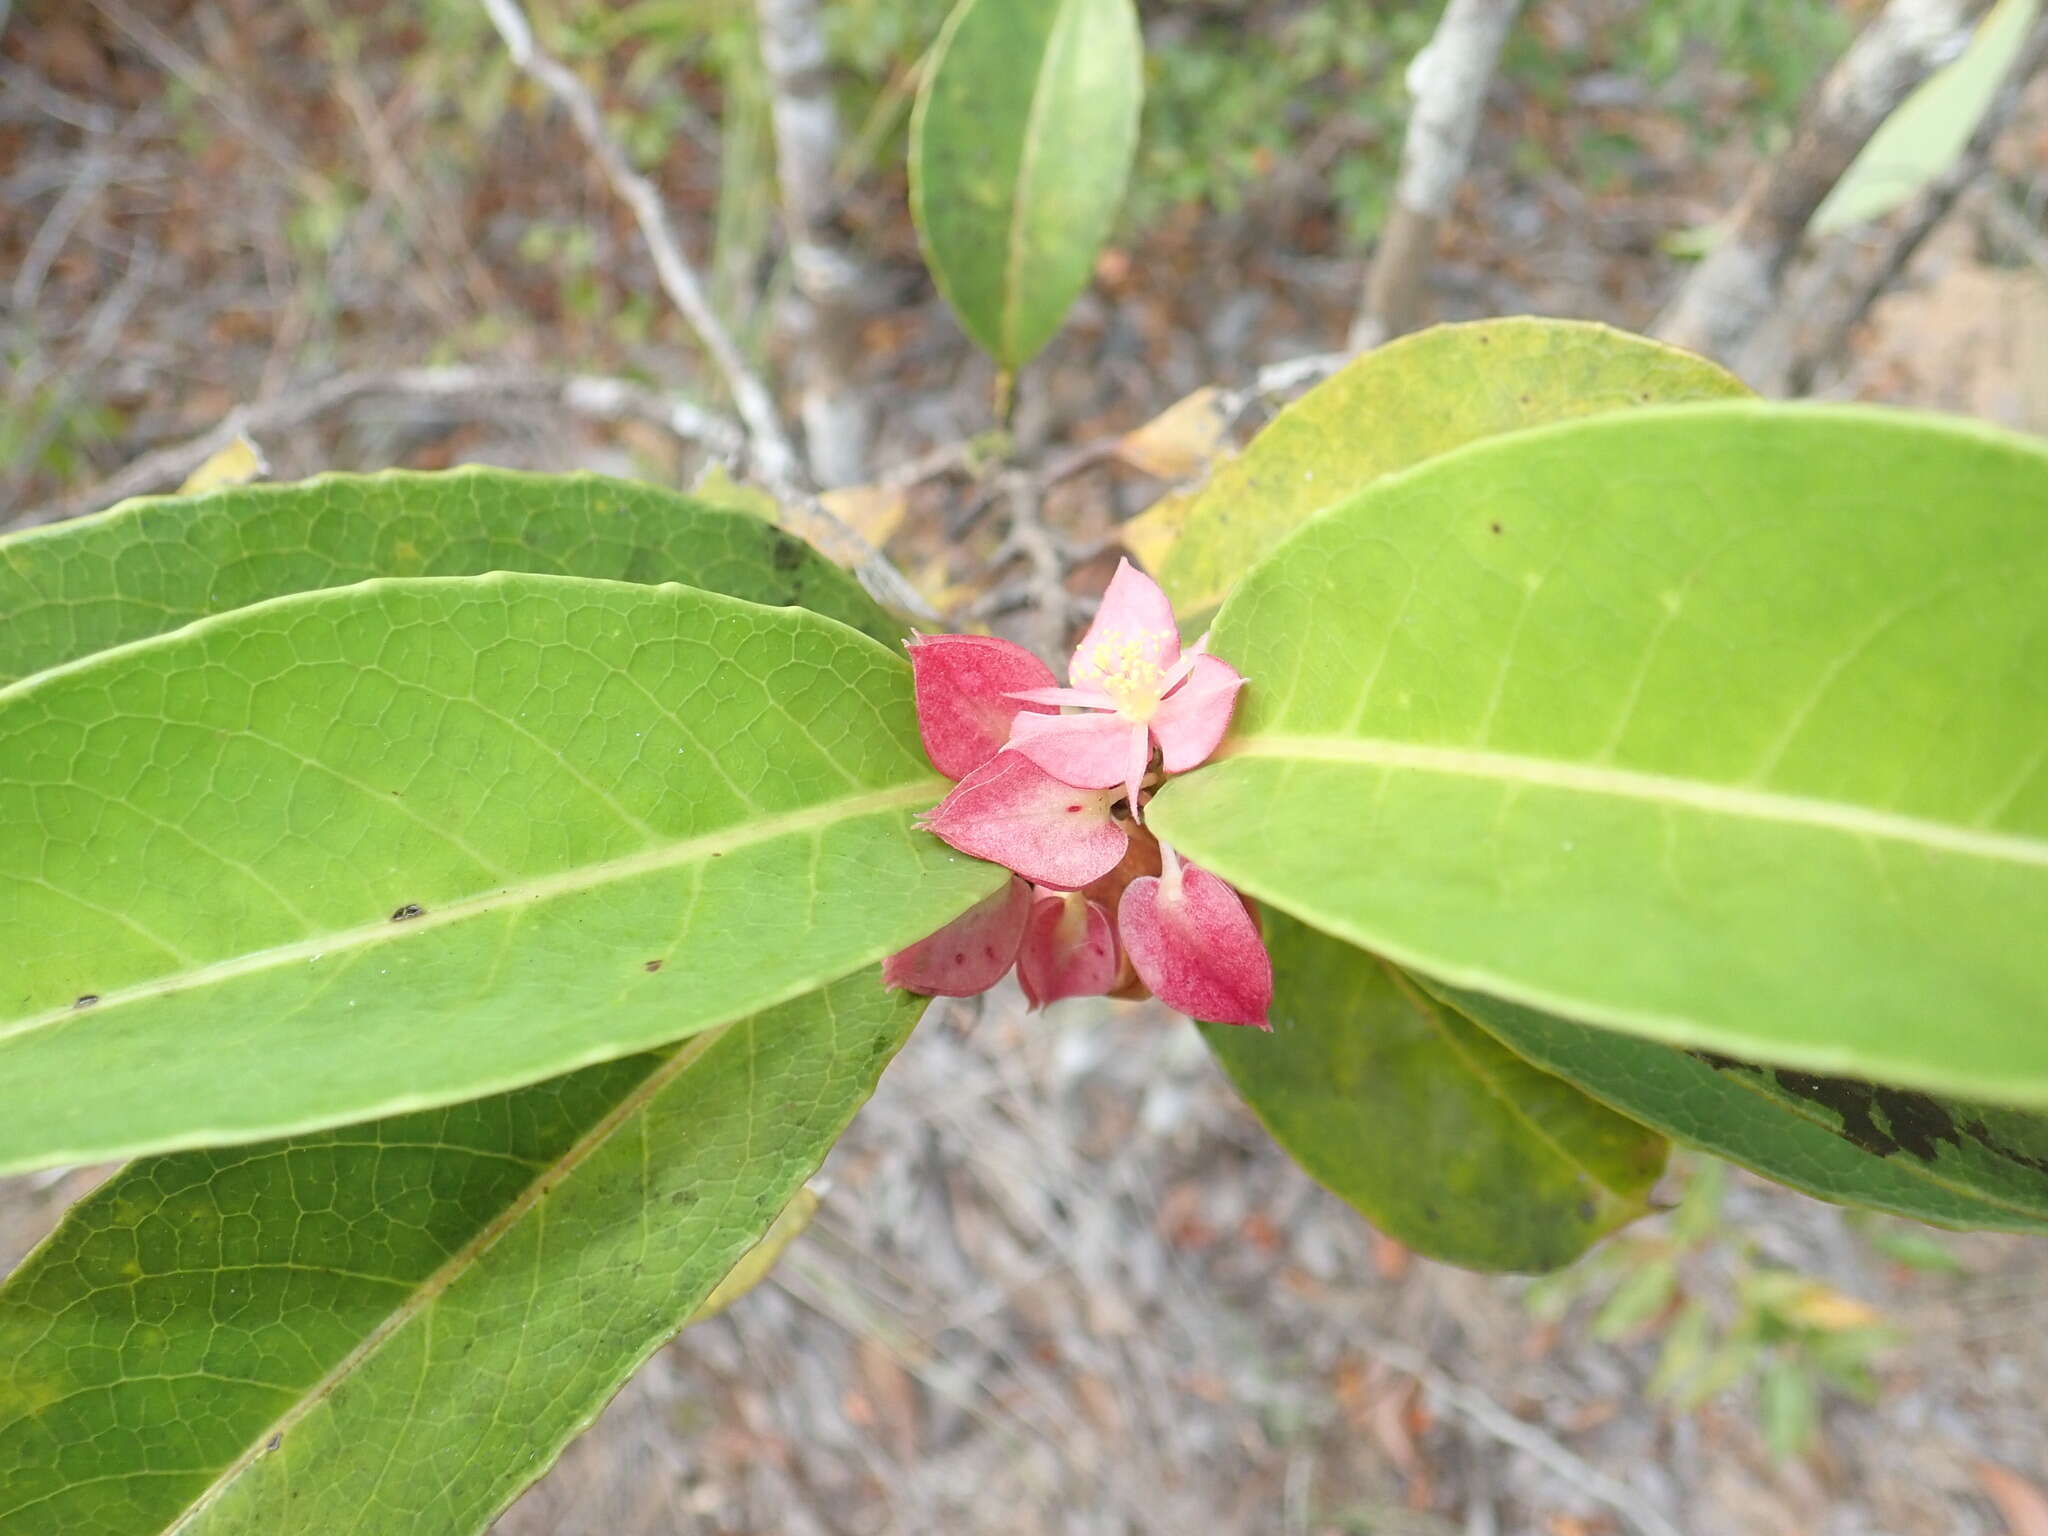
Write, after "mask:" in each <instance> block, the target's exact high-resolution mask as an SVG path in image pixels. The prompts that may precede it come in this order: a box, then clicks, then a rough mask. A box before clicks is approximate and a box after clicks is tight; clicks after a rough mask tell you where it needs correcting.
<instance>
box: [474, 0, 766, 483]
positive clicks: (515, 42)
mask: <svg viewBox="0 0 2048 1536" xmlns="http://www.w3.org/2000/svg"><path fill="white" fill-rule="evenodd" d="M483 8H484V10H485V12H486V13H488V14H489V16H490V18H491V24H492V25H493V26H495V27H496V28H497V29H498V35H499V36H500V37H502V38H503V39H504V40H505V51H506V52H507V53H509V54H510V55H511V56H512V62H513V63H514V64H516V65H518V66H519V68H520V69H522V70H524V71H525V72H526V73H527V74H528V75H530V76H532V77H533V79H534V80H535V81H537V82H538V83H539V84H540V85H541V86H542V87H543V88H544V89H545V90H546V91H547V93H548V94H549V95H550V96H552V97H554V99H555V100H556V101H557V102H559V103H560V104H561V105H562V107H563V108H564V109H565V110H566V111H567V112H568V114H569V120H570V121H571V122H572V123H574V124H575V125H576V132H577V134H578V135H579V136H580V137H581V138H582V140H583V143H584V145H585V147H586V148H588V149H589V151H590V153H591V156H592V157H593V158H594V159H595V160H596V161H597V164H598V169H600V170H601V171H603V172H604V179H605V180H606V182H608V183H609V184H610V186H611V189H612V191H613V192H614V193H616V194H617V195H618V198H619V200H620V201H621V202H623V203H624V204H625V205H626V206H627V208H629V209H630V210H632V214H633V221H634V222H635V223H636V224H638V225H639V226H640V237H641V238H642V239H643V240H645V241H646V242H647V250H648V254H649V255H650V256H652V257H653V259H654V271H655V275H656V277H657V278H659V280H660V282H661V289H662V292H663V293H666V294H667V295H668V298H669V302H670V303H671V304H673V305H675V307H676V310H677V312H678V313H680V314H681V315H682V317H683V319H684V320H685V321H687V322H688V323H689V327H690V329H691V330H693V331H695V332H696V333H697V339H698V341H700V342H701V343H703V346H704V350H705V351H706V352H707V353H709V354H710V357H711V362H712V365H713V366H714V367H716V368H717V369H718V372H719V374H720V376H721V377H722V378H723V379H724V380H725V387H726V389H727V390H728V391H729V392H730V393H731V395H732V401H733V406H734V408H735V409H736V410H737V411H738V412H739V416H740V420H741V421H742V422H744V423H745V424H746V428H747V435H748V437H749V438H750V439H751V440H752V441H751V445H750V446H751V449H752V455H753V465H754V468H755V469H756V471H757V472H758V473H759V474H760V476H761V478H762V479H763V480H764V481H766V482H767V483H768V485H769V487H770V488H771V489H772V490H774V491H775V492H776V493H777V494H778V495H783V494H787V493H788V491H789V490H790V489H791V488H792V487H801V483H802V478H803V470H802V466H801V464H800V463H799V462H798V459H797V456H796V449H795V448H794V447H793V446H792V445H791V444H790V441H789V434H788V433H787V432H785V431H784V430H783V426H782V418H781V417H780V416H779V415H777V414H776V410H775V401H774V399H773V398H772V397H771V396H770V395H769V393H768V388H767V386H766V385H764V384H763V383H762V382H761V380H760V379H759V378H757V377H756V376H755V374H754V371H753V370H752V369H751V368H749V367H748V366H747V363H746V359H745V358H743V357H741V356H740V350H739V348H738V347H737V346H735V345H734V344H733V339H732V337H731V336H730V335H729V334H727V332H726V329H725V326H724V325H723V324H722V323H721V322H720V321H719V318H718V316H717V315H715V314H713V313H712V310H711V304H710V301H709V300H708V299H706V298H705V296H704V287H703V284H702V283H700V282H698V280H697V274H696V271H695V269H693V268H692V267H691V266H690V263H689V262H688V260H687V259H685V257H684V256H683V248H682V244H681V242H680V241H679V240H677V238H676V232H675V227H674V226H673V225H671V224H670V223H669V218H668V209H667V207H666V206H665V205H664V204H663V203H662V200H661V194H660V193H659V192H658V191H656V190H655V186H654V183H653V182H651V181H649V180H648V179H647V178H646V177H645V176H642V175H641V174H640V173H639V172H638V171H636V170H634V169H633V163H632V161H631V160H629V159H628V158H627V157H626V151H625V148H624V146H622V145H621V144H620V143H619V141H618V140H617V139H616V138H614V137H613V136H612V133H611V130H610V129H608V128H606V127H605V123H604V115H603V114H602V113H601V112H600V111H599V110H598V106H597V101H596V99H595V98H594V97H593V96H592V95H591V94H590V92H589V90H588V89H586V88H585V86H584V84H583V82H582V81H581V80H578V79H577V78H576V76H575V75H574V74H572V73H570V71H569V69H568V68H567V66H565V65H564V64H563V63H562V62H561V61H560V60H559V59H556V58H555V57H554V56H553V55H552V54H550V53H548V52H547V51H546V50H545V49H543V48H542V47H541V46H540V45H539V44H538V43H536V42H535V41H534V38H533V27H532V25H531V24H530V23H529V22H528V21H527V19H526V13H525V11H523V10H521V9H520V7H519V3H518V0H483Z"/></svg>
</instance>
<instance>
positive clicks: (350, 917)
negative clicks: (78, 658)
mask: <svg viewBox="0 0 2048 1536" xmlns="http://www.w3.org/2000/svg"><path fill="white" fill-rule="evenodd" d="M0 763H4V764H5V773H4V775H0V954H5V955H6V956H7V957H8V958H7V971H6V978H5V980H6V993H5V995H4V996H0V1081H4V1082H5V1083H6V1084H7V1085H8V1097H9V1109H8V1113H7V1114H6V1115H5V1116H4V1117H0V1167H22V1166H28V1165H32V1164H36V1163H47V1162H67V1161H84V1160H89V1159H93V1158H99V1157H106V1156H111V1155H115V1154H120V1153H133V1152H138V1151H145V1150H163V1149H166V1148H171V1147H178V1146H204V1145H213V1144H217V1143H221V1142H227V1141H236V1140H248V1139H252V1138H255V1137H258V1136H265V1135H274V1134H279V1133H282V1132H286V1131H291V1130H297V1129H305V1128H310V1127H315V1126H319V1125H326V1124H334V1123H337V1122H340V1121H346V1120H353V1119H361V1118H364V1117H367V1116H371V1115H379V1114H387V1113H392V1112H396V1111H399V1110H403V1109H409V1108H417V1107H422V1106H426V1105H431V1104H436V1103H444V1102H448V1101H450V1100H454V1099H460V1098H468V1097H472V1096H474V1095H477V1094H482V1093H487V1092H493V1091H497V1090H501V1089H505V1088H511V1087H516V1086H518V1085H520V1084H522V1083H526V1082H532V1081H534V1080H536V1079H538V1078H541V1077H547V1076H552V1075H554V1074H556V1073H559V1072H563V1071H567V1070H569V1069H571V1068H574V1067H577V1066H581V1065H584V1064H586V1063H589V1062H593V1061H600V1060H605V1059H609V1058H611V1057H616V1056H621V1055H625V1054H627V1053H629V1052H632V1051H635V1050H640V1049H644V1048H646V1047H648V1046H652V1045H657V1044H661V1043H664V1042H667V1041H670V1040H675V1039H679V1038H681V1037H682V1036H684V1035H687V1034H689V1033H691V1032H693V1031H695V1030H698V1029H702V1028H706V1027H708V1026H710V1025H713V1024H719V1023H723V1022H725V1021H727V1020H729V1019H733V1018H737V1017H739V1016H741V1015H743V1014H746V1013H750V1012H752V1011H754V1010H756V1009H759V1008H762V1007H766V1006H769V1005H771V1004H774V1003H777V1002H780V1001H783V1000H784V999H787V998H790V997H794V996H798V995H800V994H802V993H804V992H807V991H810V990H812V989H813V988H815V987H817V986H819V985H821V984H822V983H824V982H827V981H830V980H832V979H834V978H835V977H838V976H842V975H845V974H846V973H848V972H849V971H851V970H853V969H855V968H856V967H859V966H862V965H865V964H867V963H869V962H871V961H873V960H876V959H878V958H880V957H881V956H882V955H884V954H886V953H888V952H889V951H891V950H893V949H895V948H897V947H898V946H900V945H902V944H904V943H906V942H909V941H910V940H913V939H916V938H918V937H921V936H922V935H924V934H926V933H929V932H931V931H933V930H934V929H936V928H937V927H939V926H941V925H942V924H943V923H945V922H946V921H947V920H949V919H950V918H951V917H952V916H954V915H955V914H956V913H958V912H959V911H961V910H963V909H964V908H965V907H967V906H968V905H970V904H971V903H972V902H973V901H975V900H976V899H978V898H979V897H980V896H982V895H985V894H986V893H987V892H988V891H990V890H991V889H993V887H994V885H995V884H996V882H997V879H998V878H999V877H1000V875H1001V871H1000V870H998V869H996V868H995V867H994V866H992V865H986V864H982V863H979V862H978V861H975V860H970V859H966V858H962V857H959V856H957V855H953V854H952V853H950V851H949V850H947V849H945V848H944V847H943V846H942V845H941V844H939V843H938V842H937V841H936V840H935V839H933V838H931V837H929V836H928V835H926V834H924V833H919V832H914V831H912V829H911V826H910V819H911V816H912V813H913V812H915V811H916V810H918V809H921V808H924V807H926V806H929V805H931V804H932V803H934V802H935V801H936V800H937V799H938V797H939V796H940V795H941V794H942V793H943V791H944V788H945V785H944V782H943V781H942V780H940V779H938V778H937V777H935V776H934V775H933V774H932V772H931V770H930V767H929V765H928V764H927V763H926V762H925V761H924V758H923V754H922V752H921V751H920V750H919V747H918V739H917V732H916V726H915V720H914V716H913V713H912V707H911V698H910V682H909V669H908V667H907V666H906V665H905V664H904V663H903V661H902V660H901V659H900V658H897V657H894V656H891V655H890V654H889V653H888V652H886V651H885V650H883V648H882V647H881V646H879V645H877V644H875V643H874V642H873V641H871V640H868V639H866V638H865V637H863V636H860V635H857V634H855V633H854V632H852V631H851V630H849V629H846V628H845V627H843V626H841V625H839V624H836V623H833V622H832V621H830V620H827V619H822V618H819V617H818V616H816V615H815V614H811V613H808V612H805V611H802V610H799V609H783V608H766V607H761V606H757V605H755V604H752V603H743V602H738V601H735V600H733V599H730V598H724V597H719V596H714V595H712V594H709V593H705V592H700V591H696V590H693V589H690V588H684V587H673V586H669V587H644V586H632V585H627V584H624V583H617V582H601V581H586V580H579V579H575V578H568V577H547V576H492V577H479V578H469V579H448V580H441V579H427V580H418V581H395V582H371V583H365V584H363V585H360V586H355V587H348V588H342V589H338V590H333V591H327V592H318V593H310V594H305V595H302V596H298V597H291V598H283V599H279V600H277V601H275V602H271V603H266V604H260V605H257V606H255V607H250V608H244V609H240V610H237V611H236V612H234V613H231V614H226V615H223V616H220V617H218V618H213V619H208V620H203V621H201V622H200V623H198V624H195V625H192V626H190V627H188V628H186V629H184V630H181V631H178V632H176V633H174V634H171V635H167V636H163V637H159V638H157V639H154V640H149V641H144V642H140V643H138V644H135V645H131V646H127V647H122V648H119V649H116V650H112V651H105V652H101V653H100V654H98V655H96V656H93V657H91V658H89V659H87V660H85V661H82V662H79V663H75V664H73V665H71V666H68V667H63V668H58V669H55V670H53V671H49V672H44V673H41V674H39V675H38V676H36V677H35V678H32V679H30V680H28V681H27V682H24V683H21V684H18V685H16V686H15V687H13V688H11V689H6V690H0ZM415 909H417V913H416V915H415ZM95 999H96V1001H94V1000H95Z"/></svg>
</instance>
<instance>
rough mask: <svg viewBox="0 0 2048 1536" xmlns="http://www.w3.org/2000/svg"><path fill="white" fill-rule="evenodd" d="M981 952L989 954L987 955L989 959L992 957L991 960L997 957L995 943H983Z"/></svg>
mask: <svg viewBox="0 0 2048 1536" xmlns="http://www.w3.org/2000/svg"><path fill="white" fill-rule="evenodd" d="M981 952H982V953H983V954H984V955H987V956H988V957H989V959H991V960H993V959H995V957H996V947H995V945H993V944H984V945H982V947H981Z"/></svg>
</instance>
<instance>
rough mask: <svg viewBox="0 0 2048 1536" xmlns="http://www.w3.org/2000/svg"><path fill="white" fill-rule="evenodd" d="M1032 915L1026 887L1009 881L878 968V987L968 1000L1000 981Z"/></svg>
mask: <svg viewBox="0 0 2048 1536" xmlns="http://www.w3.org/2000/svg"><path fill="white" fill-rule="evenodd" d="M1030 914H1031V887H1030V885H1028V884H1027V883H1026V882H1024V881H1022V880H1019V879H1017V878H1016V877H1015V876H1012V877H1011V879H1010V881H1009V883H1008V884H1007V885H1005V886H1004V887H1003V888H1002V889H1001V890H1000V891H997V892H996V893H995V895H993V896H991V897H989V898H988V899H987V900H986V901H982V902H977V903H976V904H975V905H974V906H971V907H969V908H968V909H967V910H966V911H965V912H963V913H962V914H961V915H960V916H958V917H956V918H954V919H953V921H952V922H950V923H948V924H946V926H945V927H943V928H941V929H940V930H939V931H938V932H937V933H935V934H933V935H932V936H931V937H930V938H928V939H919V940H918V941H917V942H916V943H915V944H913V945H911V946H910V947H909V948H908V949H899V950H898V951H896V953H895V954H893V955H891V956H890V957H889V958H888V959H887V960H884V961H883V962H882V985H883V986H885V987H901V988H902V989H903V990H904V991H906V992H922V993H923V994H924V995H925V996H927V997H972V996H974V994H975V993H977V992H986V991H987V990H988V989H989V988H990V987H992V986H994V985H995V984H996V983H997V982H999V981H1001V980H1002V979H1003V973H1004V972H1005V971H1007V970H1009V968H1010V967H1011V966H1012V965H1013V964H1015V963H1016V959H1017V946H1018V945H1019V944H1020V943H1021V942H1022V941H1023V938H1024V925H1025V922H1026V920H1027V919H1028V918H1029V916H1030Z"/></svg>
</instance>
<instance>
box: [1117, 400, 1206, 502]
mask: <svg viewBox="0 0 2048 1536" xmlns="http://www.w3.org/2000/svg"><path fill="white" fill-rule="evenodd" d="M1229 427H1230V423H1229V421H1228V419H1227V418H1226V417H1225V415H1224V411H1223V392H1222V391H1221V390H1219V389H1218V388H1217V387H1216V386H1215V385H1213V384H1204V385H1203V386H1202V387H1201V388H1200V389H1198V390H1196V391H1195V392H1194V393H1193V394H1191V395H1183V396H1182V397H1181V398H1180V399H1178V400H1176V401H1174V402H1173V404H1171V405H1169V406H1168V407H1167V408H1166V409H1165V410H1163V411H1161V412H1160V413H1159V414H1158V415H1157V416H1154V417H1153V418H1152V419H1151V420H1150V421H1148V422H1146V423H1145V424H1144V425H1143V426H1142V427H1134V428H1133V429H1132V430H1130V431H1129V432H1126V433H1125V434H1124V435H1123V437H1122V438H1121V439H1119V440H1118V442H1117V445H1116V452H1117V457H1118V458H1120V459H1122V460H1123V461H1124V462H1125V463H1126V464H1128V465H1130V466H1131V468H1133V469H1141V470H1143V471H1144V472H1145V473H1146V474H1148V475H1154V476H1157V477H1158V478H1159V479H1161V480H1185V479H1186V478H1187V477H1188V476H1190V475H1192V474H1195V473H1196V472H1198V471H1199V470H1201V469H1202V468H1204V467H1205V466H1206V465H1207V464H1208V462H1209V461H1210V460H1211V459H1212V458H1214V457H1215V456H1216V450H1217V449H1219V448H1221V447H1222V446H1223V438H1224V434H1225V433H1226V432H1227V431H1228V430H1229Z"/></svg>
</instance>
